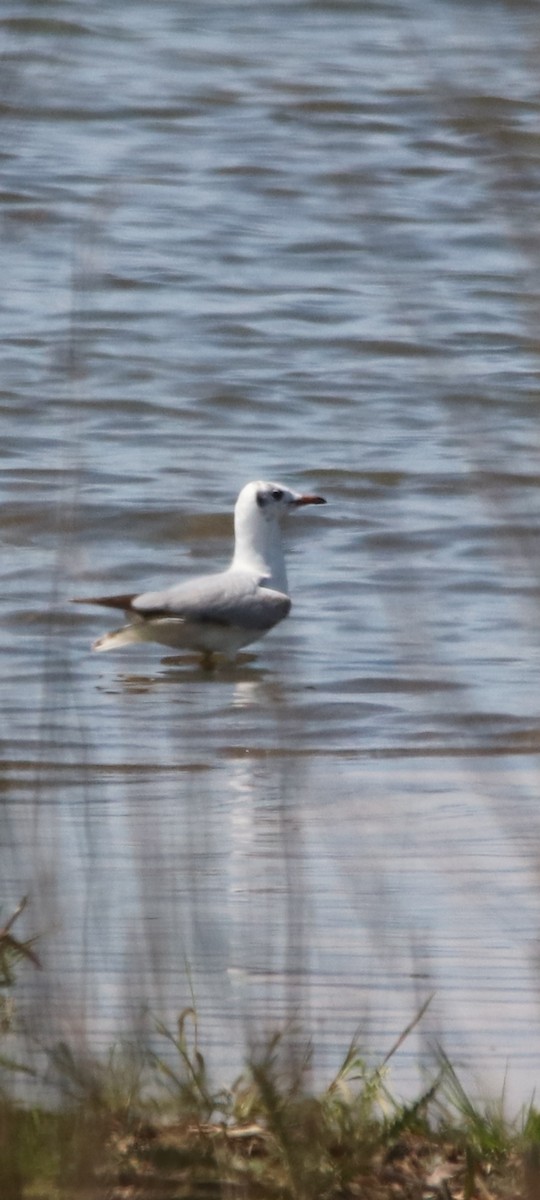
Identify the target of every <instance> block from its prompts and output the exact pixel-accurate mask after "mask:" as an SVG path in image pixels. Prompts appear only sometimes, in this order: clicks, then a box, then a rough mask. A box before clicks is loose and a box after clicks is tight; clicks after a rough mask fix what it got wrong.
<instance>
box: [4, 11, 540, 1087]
mask: <svg viewBox="0 0 540 1200" xmlns="http://www.w3.org/2000/svg"><path fill="white" fill-rule="evenodd" d="M0 46H1V54H2V70H1V74H0V131H1V139H0V156H1V157H0V165H1V174H0V189H1V190H0V220H1V235H2V236H1V247H2V252H1V262H2V297H3V299H2V309H1V316H0V347H1V349H0V353H1V375H0V382H1V403H2V417H3V420H2V467H3V484H4V488H3V503H2V507H1V510H0V530H1V538H2V547H3V555H2V563H3V596H4V605H3V618H2V623H1V651H2V662H3V674H2V700H3V724H2V730H3V733H2V755H3V766H2V795H3V800H2V814H3V816H2V846H3V849H2V852H1V860H0V861H1V872H2V898H3V911H4V914H5V915H7V913H8V912H9V911H10V910H11V909H12V908H13V907H14V906H15V904H16V903H17V902H18V900H19V899H20V897H21V895H22V894H23V893H27V892H28V893H29V895H30V898H31V904H30V907H29V909H28V912H27V914H26V915H25V917H24V918H23V919H22V922H21V931H20V932H22V931H23V929H22V926H23V925H24V929H25V930H26V931H27V932H38V933H40V934H41V938H40V945H39V950H40V954H41V958H42V960H43V965H44V970H43V971H42V972H41V973H40V974H39V975H38V974H37V973H34V972H32V971H31V970H30V969H27V970H25V971H24V973H23V975H24V977H23V978H22V980H21V989H20V1005H21V1010H22V1013H23V1014H24V1015H25V1016H26V1018H27V1019H28V1020H29V1021H30V1023H31V1024H32V1025H33V1027H34V1028H36V1027H38V1028H39V1029H40V1030H44V1036H45V1038H46V1039H47V1038H48V1040H53V1039H54V1038H55V1037H58V1036H60V1035H62V1036H64V1035H67V1036H71V1037H74V1038H75V1039H77V1038H80V1039H84V1038H86V1039H88V1041H90V1043H91V1044H96V1045H103V1044H106V1043H108V1042H109V1041H110V1040H111V1039H112V1038H114V1037H116V1036H119V1035H121V1034H122V1033H123V1032H124V1033H125V1032H128V1033H129V1032H131V1030H132V1029H133V1027H134V1025H135V1027H137V1025H138V1022H139V1019H140V1013H141V1011H142V1009H143V1008H144V1006H145V1005H147V1004H148V1005H149V1006H150V1008H151V1009H152V1011H153V1012H154V1013H155V1014H156V1015H158V1016H159V1017H161V1018H163V1019H165V1021H166V1022H168V1023H169V1024H172V1022H173V1020H174V1014H175V1013H176V1012H177V1011H178V1010H179V1009H181V1008H182V1007H183V1006H184V1004H185V1003H186V1002H188V1001H189V984H188V982H187V977H186V964H188V966H189V970H190V973H191V980H192V985H193V988H194V993H195V998H196V1002H197V1006H198V1009H199V1013H200V1017H201V1027H202V1028H201V1038H202V1042H203V1043H204V1044H205V1046H209V1047H210V1049H211V1057H212V1061H213V1063H214V1064H215V1069H216V1070H217V1071H218V1072H219V1071H221V1072H222V1073H223V1075H224V1077H227V1078H228V1079H229V1081H230V1078H231V1077H232V1074H233V1072H234V1070H235V1069H236V1067H237V1065H238V1063H239V1062H240V1061H241V1059H242V1057H243V1052H244V1048H245V1045H246V1042H247V1041H249V1039H250V1037H253V1036H256V1035H258V1034H261V1033H262V1032H264V1030H265V1029H273V1028H275V1027H276V1026H278V1025H282V1024H283V1023H284V1022H285V1021H287V1020H288V1019H290V1018H293V1019H294V1020H296V1022H297V1024H298V1025H301V1026H302V1028H303V1030H304V1033H305V1035H306V1036H308V1035H311V1036H312V1037H313V1038H314V1041H315V1044H316V1047H317V1059H318V1062H319V1065H320V1067H321V1069H322V1070H324V1071H329V1070H331V1069H332V1067H333V1066H337V1063H338V1061H339V1057H340V1055H341V1054H342V1053H343V1052H344V1051H345V1049H346V1047H347V1044H348V1041H349V1039H350V1037H351V1035H352V1034H353V1033H354V1031H355V1030H356V1029H357V1028H358V1027H360V1028H361V1029H362V1031H363V1037H364V1042H365V1045H366V1046H367V1048H368V1050H369V1051H370V1052H371V1053H372V1054H373V1055H374V1056H377V1055H379V1056H382V1055H384V1053H386V1051H387V1050H388V1049H389V1047H390V1045H391V1043H392V1042H393V1041H394V1039H395V1038H396V1036H397V1035H398V1034H399V1032H400V1031H401V1029H402V1028H403V1027H404V1026H405V1025H406V1024H407V1022H408V1021H409V1020H410V1018H411V1016H412V1015H413V1013H414V1012H415V1011H416V1009H417V1008H418V1007H419V1005H420V1003H422V1002H423V1001H424V999H425V998H426V997H427V996H428V995H429V994H430V993H432V992H433V993H434V999H433V1001H432V1004H431V1007H430V1009H429V1011H428V1013H427V1014H426V1016H425V1017H424V1020H423V1023H422V1027H421V1036H420V1038H419V1037H418V1036H415V1037H413V1038H411V1039H410V1041H409V1042H408V1043H407V1044H406V1046H405V1047H404V1049H403V1050H402V1051H401V1054H400V1056H399V1059H396V1063H395V1071H396V1073H397V1075H398V1078H399V1077H400V1073H401V1078H402V1080H403V1082H404V1085H408V1081H409V1080H411V1078H413V1077H414V1073H415V1070H416V1064H417V1063H418V1062H419V1061H420V1062H421V1061H422V1060H423V1058H425V1057H426V1056H427V1055H429V1046H430V1045H432V1044H433V1043H434V1042H435V1041H437V1040H442V1042H443V1044H444V1046H445V1047H446V1049H447V1051H448V1053H449V1055H450V1057H451V1059H452V1060H453V1061H454V1062H455V1063H456V1065H457V1066H458V1068H462V1067H463V1068H464V1069H465V1068H472V1069H473V1071H474V1075H475V1078H476V1079H477V1080H479V1081H480V1085H481V1086H486V1087H499V1086H500V1085H501V1081H502V1078H503V1076H504V1072H505V1070H506V1069H507V1068H508V1071H509V1076H508V1078H509V1087H510V1094H511V1095H512V1096H514V1097H517V1098H519V1099H523V1098H525V1097H526V1096H527V1095H529V1094H530V1092H531V1091H532V1088H533V1087H534V1086H535V1084H536V1082H537V1076H538V1069H539V1067H540V1028H539V1026H538V998H539V996H540V966H539V961H538V927H539V920H540V848H539V847H540V844H539V833H540V819H539V816H538V753H539V751H540V711H539V710H540V689H539V682H538V680H539V666H540V638H539V632H538V626H539V603H538V601H539V596H540V572H539V556H538V551H539V538H538V528H539V515H540V503H539V500H540V465H539V440H540V439H539V416H540V404H539V398H540V392H539V388H538V372H539V366H540V342H539V339H538V329H537V325H538V321H537V319H538V315H539V313H540V303H539V295H540V241H539V234H540V227H539V220H538V212H539V207H538V205H539V189H540V143H539V139H538V130H539V122H540V93H539V88H538V67H539V63H540V16H539V14H538V11H537V8H536V6H535V5H534V4H527V3H523V4H519V3H511V4H510V3H507V4H505V3H492V4H490V5H479V4H477V3H476V2H473V0H471V2H470V3H466V2H464V3H461V4H459V3H448V4H445V3H444V0H438V3H437V4H436V5H434V4H432V3H430V2H429V0H418V2H417V3H414V2H413V0H410V2H408V3H407V2H405V0H403V2H399V0H396V2H393V3H384V2H381V3H374V4H370V3H360V2H359V3H354V2H352V0H351V2H349V3H346V2H343V3H331V2H330V0H327V2H326V3H325V2H324V0H311V2H308V0H297V2H295V0H286V2H281V0H274V2H270V0H261V2H259V3H253V0H249V3H247V2H246V3H244V2H243V0H229V2H225V0H221V2H219V0H214V2H210V0H209V2H205V0H192V2H189V0H183V2H182V0H179V2H178V3H174V4H173V3H170V2H169V3H167V2H166V0H154V2H153V3H152V4H147V3H143V2H140V3H136V2H130V3H126V4H123V5H114V4H107V3H106V2H105V0H96V2H95V3H93V4H92V5H88V6H82V5H80V4H77V3H75V2H74V0H65V2H60V0H58V2H57V3H54V2H52V0H42V2H41V3H39V4H38V3H29V2H26V3H25V2H20V0H19V2H18V3H17V4H15V3H14V4H10V3H9V0H7V2H6V3H5V4H4V6H3V8H2V14H1V16H0ZM259 477H262V478H271V479H278V480H282V481H284V482H286V483H288V484H290V485H291V486H293V487H303V488H305V487H309V488H312V489H316V490H318V491H320V492H322V494H323V495H325V496H326V497H327V499H328V501H329V504H328V507H327V509H320V510H313V511H307V512H304V513H302V514H298V516H297V518H296V519H295V521H294V523H293V522H291V528H290V530H289V539H288V540H289V578H290V586H291V592H292V596H293V610H292V614H291V618H290V620H289V621H288V622H286V623H285V624H283V625H282V626H280V627H279V628H278V629H277V630H275V631H274V632H273V633H272V634H271V635H270V636H269V637H268V639H266V640H265V641H264V642H262V643H260V645H259V646H257V647H254V650H255V657H254V658H252V659H250V660H249V661H247V662H246V661H242V662H241V663H240V664H239V666H238V667H237V668H234V669H226V670H224V671H222V672H219V673H217V674H215V675H209V674H208V673H203V672H201V671H200V670H199V669H198V667H197V666H196V664H194V663H193V662H190V661H189V660H186V661H185V662H183V663H171V662H167V660H166V659H165V660H163V656H162V655H161V652H160V650H159V648H158V647H154V648H142V647H141V648H139V649H135V650H133V651H126V652H124V653H123V654H117V655H115V656H113V655H111V656H106V657H105V656H99V657H98V656H95V657H92V656H91V654H90V652H89V645H90V642H91V640H92V639H93V638H94V637H96V636H97V635H98V634H99V633H102V632H104V631H105V630H106V629H107V628H110V627H111V622H110V618H109V617H108V616H107V614H106V613H105V612H100V611H99V610H95V611H94V612H92V611H91V610H79V609H73V608H71V607H70V604H69V598H70V596H72V595H76V594H78V593H79V594H80V593H81V592H83V593H91V592H92V591H96V592H103V591H108V590H110V591H119V590H122V591H123V590H126V591H127V590H132V589H137V588H141V589H142V588H146V587H148V586H151V585H152V586H153V585H156V586H158V585H159V584H161V583H168V582H171V581H172V580H175V579H177V578H182V577H184V576H187V575H189V573H195V572H200V571H203V570H206V569H214V568H216V567H217V566H219V565H220V564H221V563H224V562H226V560H227V558H228V555H229V552H230V544H231V511H232V506H233V503H234V499H235V496H236V494H237V492H238V490H239V488H240V487H241V486H242V484H243V483H245V482H246V481H247V480H248V479H252V478H259ZM114 623H115V622H114V614H113V622H112V625H114Z"/></svg>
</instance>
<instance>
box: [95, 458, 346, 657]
mask: <svg viewBox="0 0 540 1200" xmlns="http://www.w3.org/2000/svg"><path fill="white" fill-rule="evenodd" d="M307 504H326V501H325V500H324V499H323V497H322V496H313V495H302V494H301V493H299V492H292V491H290V489H289V488H286V487H284V486H283V484H281V483H265V482H263V481H260V480H259V481H255V482H253V483H247V484H246V486H245V487H244V488H242V491H241V492H240V495H239V497H238V500H237V501H236V506H235V509H234V534H235V544H234V555H233V559H232V562H231V565H230V567H229V568H228V569H227V570H226V571H220V572H219V573H218V574H215V575H201V576H199V577H197V578H195V579H191V580H188V581H187V582H186V583H179V584H175V585H174V586H173V587H170V588H165V589H164V590H163V591H158V592H143V593H142V594H141V595H137V593H135V592H134V593H130V594H122V595H120V596H95V597H94V596H90V597H77V599H76V600H75V603H76V604H100V605H103V606H104V607H106V608H117V609H122V610H123V611H124V613H125V614H126V616H127V617H128V619H129V622H130V624H129V625H123V626H122V628H121V629H114V630H113V631H112V632H111V633H106V634H104V636H103V637H100V638H98V640H97V641H96V642H94V644H93V647H92V649H93V650H98V651H102V650H116V649H119V648H120V647H121V646H128V645H132V644H133V643H134V642H158V643H160V644H161V645H164V646H170V647H172V648H173V649H175V650H194V651H196V652H197V653H199V654H202V656H203V659H204V660H206V661H211V658H212V655H213V654H215V653H218V654H222V655H224V656H225V657H226V658H233V657H234V655H235V654H236V653H237V652H238V650H240V649H242V647H243V646H248V645H249V644H250V642H255V641H256V640H257V639H258V638H260V637H264V635H265V634H266V633H268V632H269V630H270V629H272V628H273V626H274V625H277V624H278V622H279V621H282V620H283V618H284V617H286V616H287V615H288V613H289V611H290V607H291V601H290V598H289V596H288V594H287V574H286V570H285V558H284V554H283V544H282V540H281V522H282V520H283V518H284V517H285V516H286V515H287V514H288V513H290V512H291V511H294V510H295V509H297V508H301V507H303V506H305V505H307Z"/></svg>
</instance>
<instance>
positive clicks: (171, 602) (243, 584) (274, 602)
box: [129, 571, 291, 633]
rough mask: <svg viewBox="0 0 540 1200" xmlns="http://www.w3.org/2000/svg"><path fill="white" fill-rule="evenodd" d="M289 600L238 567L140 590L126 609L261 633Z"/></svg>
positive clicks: (147, 615) (154, 616) (142, 614)
mask: <svg viewBox="0 0 540 1200" xmlns="http://www.w3.org/2000/svg"><path fill="white" fill-rule="evenodd" d="M290 607H291V601H290V599H289V597H288V596H287V595H285V593H284V592H276V591H274V590H273V589H272V588H266V587H261V586H260V584H259V582H258V580H257V579H256V578H255V577H254V576H252V575H249V574H248V573H247V572H246V573H244V572H242V571H222V572H220V573H219V574H217V575H203V576H201V578H199V579H191V580H189V581H188V582H187V583H180V584H178V585H176V586H175V587H172V588H167V589H165V590H164V591H161V592H143V594H142V595H141V596H135V598H134V599H133V600H132V601H131V604H130V609H129V611H131V612H132V613H136V614H137V615H138V616H140V617H142V618H143V619H144V620H147V621H152V620H154V621H159V620H167V618H169V619H170V620H180V621H185V622H186V623H187V624H190V625H209V624H212V625H222V626H225V627H227V626H228V627H233V628H237V629H246V630H253V631H254V632H255V631H258V632H261V633H264V632H266V631H267V630H268V629H271V628H272V626H273V625H276V624H277V622H278V621H281V620H283V617H286V616H287V614H288V612H289V610H290Z"/></svg>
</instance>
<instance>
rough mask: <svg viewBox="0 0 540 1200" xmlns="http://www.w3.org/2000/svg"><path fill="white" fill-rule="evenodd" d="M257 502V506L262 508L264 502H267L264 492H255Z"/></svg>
mask: <svg viewBox="0 0 540 1200" xmlns="http://www.w3.org/2000/svg"><path fill="white" fill-rule="evenodd" d="M257 504H258V505H259V508H264V506H265V504H268V497H267V496H266V495H265V493H264V492H257Z"/></svg>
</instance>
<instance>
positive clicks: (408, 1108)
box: [0, 900, 540, 1200]
mask: <svg viewBox="0 0 540 1200" xmlns="http://www.w3.org/2000/svg"><path fill="white" fill-rule="evenodd" d="M25 904H26V901H25V900H23V901H22V902H21V904H20V905H19V906H18V908H17V909H16V910H15V912H14V913H13V914H12V916H11V917H10V919H9V920H8V921H7V922H6V923H5V924H4V926H3V928H2V929H0V1029H1V1030H2V1033H3V1035H4V1038H5V1037H6V1035H7V1034H9V1033H12V1032H13V1031H14V1030H15V1028H16V1016H15V1012H14V1001H13V988H14V987H15V985H16V971H17V968H18V966H19V964H20V963H21V962H22V961H26V962H27V963H30V964H32V966H33V967H34V968H37V969H40V962H39V958H38V956H37V954H36V951H35V947H34V941H33V940H29V941H20V940H19V939H18V938H17V937H16V936H15V934H14V932H13V926H14V923H15V921H16V919H17V918H18V916H19V915H20V913H21V912H22V911H23V909H24V907H25ZM428 1004H429V1000H428V1001H426V1003H425V1004H424V1005H423V1006H422V1008H421V1009H420V1010H419V1012H418V1013H417V1014H416V1016H415V1018H414V1020H413V1021H412V1022H411V1024H410V1025H409V1026H408V1028H407V1029H405V1030H404V1031H403V1033H402V1034H401V1035H400V1037H399V1038H398V1039H397V1041H396V1043H395V1044H394V1046H393V1047H392V1048H391V1050H390V1051H389V1053H388V1054H387V1056H386V1058H385V1059H384V1061H383V1062H382V1063H381V1065H380V1066H378V1067H372V1066H369V1065H368V1064H367V1062H366V1060H365V1059H364V1058H363V1056H362V1053H361V1048H360V1046H359V1044H358V1042H357V1041H356V1040H353V1041H352V1042H351V1045H350V1046H349V1049H348V1051H347V1054H346V1055H345V1058H344V1060H343V1062H342V1064H341V1066H340V1068H339V1071H338V1072H337V1074H336V1075H335V1077H334V1078H333V1079H332V1080H331V1081H330V1083H329V1084H328V1085H327V1086H326V1087H325V1088H323V1090H322V1091H321V1092H318V1093H317V1094H314V1093H313V1091H312V1089H311V1088H310V1086H309V1066H310V1055H309V1051H306V1054H305V1056H304V1058H303V1060H301V1061H300V1062H299V1061H298V1059H297V1058H296V1057H295V1060H294V1062H292V1061H291V1055H290V1054H288V1052H287V1044H286V1037H285V1035H284V1034H276V1035H274V1036H273V1037H271V1038H269V1040H268V1042H267V1045H266V1047H265V1048H264V1049H263V1051H262V1052H258V1053H256V1054H255V1053H253V1054H252V1055H251V1056H250V1057H249V1058H248V1061H247V1064H246V1066H245V1069H244V1071H243V1072H242V1074H241V1076H240V1077H239V1078H238V1079H237V1080H236V1081H235V1082H234V1083H233V1084H232V1085H231V1087H230V1088H229V1089H221V1090H219V1091H216V1090H214V1089H213V1086H212V1083H211V1080H210V1079H209V1076H208V1072H207V1067H206V1063H205V1059H204V1055H203V1053H202V1051H201V1049H200V1044H199V1034H198V1026H197V1013H196V1008H195V1005H194V1004H193V1005H191V1006H189V1007H187V1008H185V1009H184V1010H183V1012H182V1013H181V1014H180V1016H179V1018H178V1022H177V1028H176V1030H175V1031H174V1033H173V1032H171V1031H169V1030H168V1029H167V1028H166V1027H165V1026H164V1025H162V1024H160V1023H156V1033H157V1035H158V1036H159V1037H160V1038H162V1039H163V1040H164V1045H165V1048H166V1053H165V1052H164V1055H163V1056H161V1055H159V1054H157V1053H156V1051H155V1050H150V1049H149V1048H148V1047H145V1046H142V1045H140V1044H138V1043H137V1044H135V1043H133V1042H127V1041H126V1042H125V1043H123V1044H120V1045H117V1046H115V1047H113V1048H112V1049H111V1051H110V1052H109V1054H108V1055H107V1056H105V1059H98V1058H97V1057H95V1058H90V1057H88V1056H87V1055H85V1054H83V1053H78V1052H77V1051H76V1050H74V1049H73V1048H72V1047H70V1046H68V1045H67V1044H65V1043H62V1044H60V1045H57V1046H56V1047H54V1048H53V1049H52V1050H51V1051H50V1052H49V1055H48V1058H49V1063H50V1072H51V1077H54V1079H55V1081H56V1083H57V1087H58V1096H59V1100H58V1103H57V1104H56V1105H54V1106H51V1107H45V1106H43V1104H36V1105H33V1104H32V1100H31V1093H32V1081H33V1079H34V1080H35V1082H36V1084H37V1083H39V1082H40V1081H39V1080H38V1079H37V1077H36V1076H35V1075H34V1074H33V1072H32V1070H31V1069H30V1068H29V1067H28V1066H26V1065H25V1064H23V1063H19V1062H14V1061H12V1060H10V1059H9V1058H8V1057H6V1056H5V1055H4V1054H3V1053H2V1046H1V1043H0V1197H1V1200H195V1198H197V1197H201V1198H203V1197H204V1198H206V1200H208V1198H209V1200H213V1198H214V1197H216V1198H218V1197H220V1198H221V1197H223V1198H225V1200H240V1198H241V1200H278V1197H279V1198H283V1200H349V1198H350V1200H356V1198H357V1200H391V1198H392V1200H490V1198H491V1200H539V1198H540V1111H539V1110H537V1109H536V1108H535V1107H534V1106H533V1104H532V1103H531V1104H530V1105H529V1106H527V1107H526V1108H524V1109H523V1111H522V1112H521V1113H520V1114H519V1115H518V1117H517V1118H515V1119H513V1120H511V1119H509V1118H508V1117H507V1115H506V1114H505V1109H504V1097H502V1098H501V1100H500V1101H499V1102H497V1103H495V1104H493V1103H491V1104H489V1103H486V1104H477V1103H474V1102H473V1101H472V1100H471V1099H470V1097H469V1096H468V1095H467V1093H466V1091H465V1089H464V1087H463V1086H462V1084H461V1082H460V1080H459V1078H458V1075H457V1074H456V1072H455V1070H454V1068H453V1067H452V1065H451V1063H450V1062H449V1061H448V1059H447V1058H446V1056H445V1055H444V1052H442V1051H439V1052H438V1061H437V1066H436V1069H435V1071H434V1077H433V1078H432V1079H431V1080H430V1082H429V1083H428V1084H427V1086H426V1087H425V1089H424V1090H423V1091H422V1093H421V1094H420V1095H419V1096H418V1097H417V1098H416V1099H415V1100H414V1101H412V1102H407V1103H403V1102H401V1101H398V1100H396V1099H395V1098H393V1096H392V1094H391V1090H390V1085H389V1079H388V1071H389V1064H390V1061H391V1059H392V1058H393V1056H394V1055H395V1054H396V1053H397V1052H398V1050H399V1048H400V1047H401V1045H402V1044H403V1042H404V1041H405V1040H406V1038H407V1037H408V1036H409V1034H410V1033H411V1031H412V1030H413V1029H414V1028H415V1026H416V1025H417V1024H418V1022H419V1021H421V1019H422V1016H423V1014H424V1012H425V1010H426V1008H427V1007H428ZM20 1072H23V1073H24V1075H25V1078H26V1081H27V1088H26V1099H25V1101H24V1102H21V1101H18V1100H17V1099H16V1098H15V1097H14V1088H13V1080H14V1078H15V1077H16V1076H17V1074H18V1073H20Z"/></svg>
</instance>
